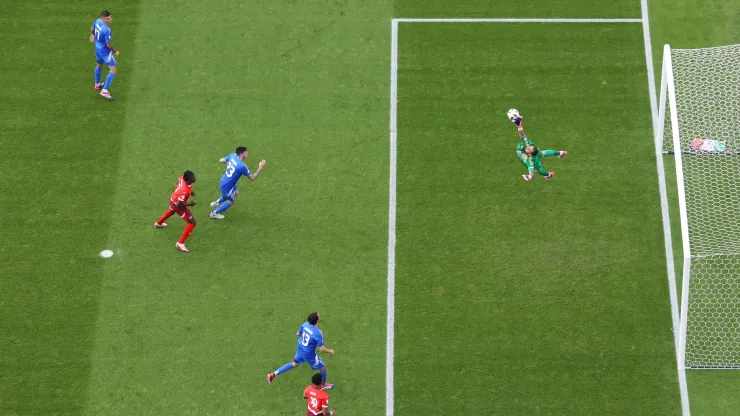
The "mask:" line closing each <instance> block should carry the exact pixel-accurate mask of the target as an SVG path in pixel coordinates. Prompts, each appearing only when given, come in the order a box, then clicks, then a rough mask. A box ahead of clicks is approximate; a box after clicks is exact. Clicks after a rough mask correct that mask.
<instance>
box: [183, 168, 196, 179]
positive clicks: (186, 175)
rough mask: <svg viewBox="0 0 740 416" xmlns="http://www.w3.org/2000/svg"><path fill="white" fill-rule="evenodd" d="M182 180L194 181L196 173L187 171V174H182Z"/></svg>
mask: <svg viewBox="0 0 740 416" xmlns="http://www.w3.org/2000/svg"><path fill="white" fill-rule="evenodd" d="M182 178H183V179H184V180H186V181H187V180H191V179H194V178H195V173H193V171H191V170H186V171H185V173H183V174H182Z"/></svg>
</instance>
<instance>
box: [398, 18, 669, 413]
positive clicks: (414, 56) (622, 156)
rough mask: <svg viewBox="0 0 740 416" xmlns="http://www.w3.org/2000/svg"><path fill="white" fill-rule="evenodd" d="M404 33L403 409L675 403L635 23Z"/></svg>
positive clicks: (419, 28) (621, 408) (622, 409)
mask: <svg viewBox="0 0 740 416" xmlns="http://www.w3.org/2000/svg"><path fill="white" fill-rule="evenodd" d="M401 30H402V32H401V35H400V39H401V45H400V50H399V56H400V58H399V59H400V64H399V65H400V70H399V109H398V111H399V156H398V157H399V159H398V160H399V176H398V202H399V204H398V240H397V241H398V242H397V265H396V282H397V290H396V296H397V297H396V305H397V310H396V319H397V325H398V327H397V334H398V336H397V340H396V345H397V350H396V357H397V367H396V393H397V399H396V405H397V414H399V415H404V414H408V415H412V414H422V413H433V414H442V413H446V412H460V411H464V412H467V413H471V414H527V415H530V414H584V415H590V414H596V413H599V414H628V413H634V411H635V409H637V408H639V409H640V412H643V413H644V414H676V413H677V412H678V411H679V410H678V409H679V406H680V401H679V397H678V389H677V385H676V377H675V370H674V368H675V367H674V365H675V364H674V363H675V361H674V360H675V358H674V357H675V355H674V351H673V342H672V335H671V326H670V309H669V307H668V299H667V296H668V293H667V289H666V284H665V264H664V263H665V261H664V258H663V257H662V256H656V255H655V253H661V252H662V234H661V228H660V210H659V201H658V196H657V192H655V186H654V185H655V183H654V169H655V167H654V166H655V165H654V161H653V160H652V135H651V124H650V111H649V109H650V107H649V99H648V96H647V88H646V85H645V76H644V74H645V64H644V62H643V59H642V57H643V55H642V52H641V51H642V38H641V31H640V28H639V26H629V25H597V26H591V25H588V26H586V25H550V26H546V27H544V26H537V25H513V26H512V25H506V26H504V25H490V26H481V25H454V24H452V25H429V26H424V25H410V26H406V27H402V29H401ZM507 39H517V40H518V45H519V46H518V52H517V54H516V56H512V55H511V53H510V50H509V47H508V43H507V42H506V40H507ZM606 45H608V47H607V46H606ZM510 107H518V108H519V110H520V111H521V112H522V113H523V114H524V116H525V128H526V129H527V132H528V134H529V135H530V137H531V138H532V139H533V140H534V141H535V142H536V143H537V144H539V145H540V146H541V148H543V149H566V150H569V151H570V155H569V156H568V157H567V158H566V159H564V160H557V159H556V158H552V159H551V158H548V159H545V161H544V166H545V167H546V168H548V169H549V170H554V171H555V172H556V173H557V175H556V177H555V180H553V181H552V182H544V181H543V180H542V179H541V178H540V177H537V178H536V179H535V181H533V182H532V183H525V182H524V181H523V180H522V179H521V177H520V175H521V174H522V173H523V167H522V166H521V164H520V163H519V161H518V160H516V156H515V150H514V149H515V147H516V144H517V142H518V137H517V135H516V130H515V129H514V127H513V125H512V124H511V123H510V122H508V121H507V120H506V119H505V118H504V114H505V112H506V110H507V109H508V108H510ZM420 375H423V377H424V378H427V379H428V378H431V377H434V376H435V375H437V376H440V375H441V377H448V378H451V379H452V380H455V381H456V382H455V383H452V385H447V386H446V387H445V393H444V394H442V395H440V394H436V393H437V392H436V391H434V390H432V389H429V388H427V386H424V385H422V384H420V383H416V382H415V381H414V380H418V379H419V377H420Z"/></svg>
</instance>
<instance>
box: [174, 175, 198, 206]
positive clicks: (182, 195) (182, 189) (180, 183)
mask: <svg viewBox="0 0 740 416" xmlns="http://www.w3.org/2000/svg"><path fill="white" fill-rule="evenodd" d="M192 192H193V185H188V184H187V183H185V180H184V179H183V178H182V176H180V179H178V180H177V188H175V192H173V193H172V196H171V197H170V202H172V203H173V204H175V205H177V203H178V202H179V201H182V203H183V204H187V202H188V198H190V194H191V193H192Z"/></svg>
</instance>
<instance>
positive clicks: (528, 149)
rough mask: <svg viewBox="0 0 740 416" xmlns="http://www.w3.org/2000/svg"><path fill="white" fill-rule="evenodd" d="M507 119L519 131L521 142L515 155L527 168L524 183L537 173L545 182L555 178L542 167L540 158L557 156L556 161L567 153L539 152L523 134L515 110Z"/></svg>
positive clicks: (563, 151) (553, 173)
mask: <svg viewBox="0 0 740 416" xmlns="http://www.w3.org/2000/svg"><path fill="white" fill-rule="evenodd" d="M507 115H508V116H509V119H510V120H511V121H512V122H514V124H516V129H517V130H518V131H519V137H521V138H522V141H521V142H520V143H519V144H518V145H517V147H516V155H517V157H518V158H519V161H521V162H522V164H523V165H524V166H526V167H527V171H528V172H527V174H526V175H522V178H524V180H525V181H531V180H532V178H534V172H535V171H537V172H538V173H539V174H540V175H542V176H543V178H544V179H545V180H548V179H550V178H552V177H553V176H555V172H548V171H547V169H545V168H543V167H542V161H541V160H540V158H542V157H548V156H557V157H558V159H562V158H564V157H565V156H566V155H567V154H568V152H566V151H565V150H540V149H538V148H537V146H536V145H535V144H534V142H532V141H531V140H530V139H529V137H527V135H526V134H524V127H522V116H521V115H519V112H518V111H517V110H514V109H512V110H509V113H508V114H507Z"/></svg>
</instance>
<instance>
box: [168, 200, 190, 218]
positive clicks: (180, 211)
mask: <svg viewBox="0 0 740 416" xmlns="http://www.w3.org/2000/svg"><path fill="white" fill-rule="evenodd" d="M170 210H171V211H175V213H176V214H177V215H179V216H180V218H182V219H183V220H185V222H190V221H192V220H193V213H192V212H190V210H189V209H188V207H178V206H177V204H176V203H174V202H172V201H170Z"/></svg>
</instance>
